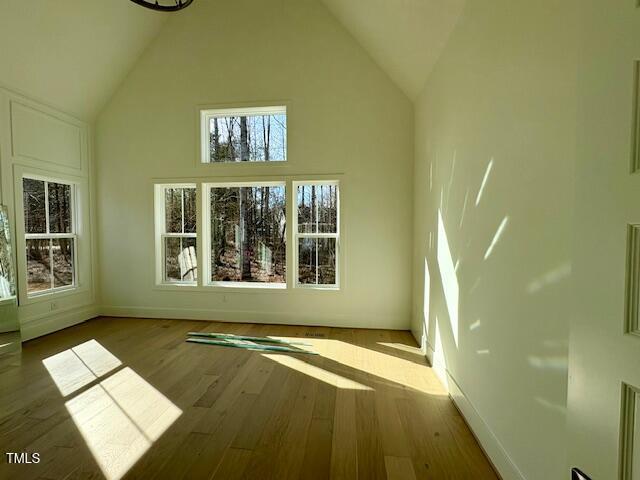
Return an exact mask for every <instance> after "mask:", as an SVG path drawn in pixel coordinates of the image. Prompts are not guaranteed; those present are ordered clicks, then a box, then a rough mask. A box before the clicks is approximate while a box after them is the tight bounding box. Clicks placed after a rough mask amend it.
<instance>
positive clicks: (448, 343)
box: [418, 154, 571, 413]
mask: <svg viewBox="0 0 640 480" xmlns="http://www.w3.org/2000/svg"><path fill="white" fill-rule="evenodd" d="M456 157H457V154H454V156H453V158H452V161H451V174H450V176H449V179H448V182H447V185H446V186H445V187H446V189H447V190H448V191H445V188H442V189H441V190H440V191H439V192H438V193H439V203H438V208H437V209H436V210H435V211H434V213H433V215H434V217H435V219H436V225H437V227H436V228H435V231H433V230H432V231H428V233H427V234H428V239H429V240H428V245H427V246H426V255H424V257H421V258H423V271H422V274H421V277H422V280H423V289H422V292H421V294H422V298H421V299H418V302H419V304H421V305H422V315H421V323H422V325H421V328H422V332H419V333H420V334H421V337H422V346H423V349H425V350H426V351H427V356H428V358H429V360H430V361H431V363H432V365H433V367H434V370H435V371H436V373H437V374H438V376H439V377H440V379H441V380H442V381H443V382H445V385H446V384H447V381H448V380H447V372H448V371H451V372H454V371H456V368H457V366H458V365H456V362H457V363H458V364H459V366H460V368H464V366H463V365H462V363H460V362H462V360H460V359H465V358H466V359H467V362H468V361H470V360H469V359H470V358H471V357H472V356H474V355H475V356H476V357H477V359H484V358H487V357H490V356H491V355H492V354H494V353H495V354H497V355H500V353H499V352H494V351H493V350H494V348H493V347H492V346H491V345H490V344H489V343H492V344H493V346H496V343H498V344H497V349H498V350H503V351H504V346H502V345H499V342H496V341H495V340H494V338H495V337H494V336H495V335H500V332H499V331H497V330H496V329H499V328H502V327H501V326H500V321H499V320H498V319H497V318H493V319H492V318H491V317H492V316H493V317H499V316H501V315H502V313H503V312H501V308H502V307H501V305H499V304H497V303H495V304H491V303H490V300H487V297H488V296H489V297H493V298H494V299H496V302H501V301H503V300H500V298H501V297H503V298H504V299H505V300H504V301H503V302H504V303H505V304H506V303H510V304H511V305H514V304H515V305H517V304H518V303H519V304H520V305H519V308H528V306H529V305H530V306H531V308H533V307H534V306H535V305H536V303H537V302H538V301H539V298H536V297H537V296H542V295H545V294H547V295H549V294H551V295H557V292H553V289H554V288H555V287H559V286H560V285H561V284H563V282H567V281H568V279H569V277H570V275H571V264H570V262H569V261H565V262H561V263H560V264H559V265H558V266H557V267H555V268H552V269H550V270H549V271H547V272H544V273H541V274H538V275H535V276H533V277H532V278H530V279H529V280H528V281H525V282H523V285H522V286H521V290H520V292H519V293H518V292H517V290H518V289H519V286H517V285H513V284H509V281H511V279H508V280H505V277H504V275H505V272H517V269H518V265H517V264H513V265H511V264H508V263H507V262H509V261H510V258H509V257H510V256H512V255H513V252H514V250H515V249H517V248H519V247H518V246H517V245H516V246H515V247H514V242H518V238H519V237H518V235H517V234H519V233H520V232H516V231H513V232H512V235H511V237H510V235H509V233H510V228H512V227H513V225H512V223H513V222H512V218H511V217H510V215H509V214H507V212H504V213H503V214H502V215H501V216H497V218H496V215H495V213H496V211H499V208H495V206H491V197H492V196H491V195H489V192H490V191H491V187H492V185H493V186H494V188H497V184H496V181H495V179H494V178H493V177H495V174H496V168H497V166H498V164H497V162H496V159H495V158H493V157H492V158H490V159H489V161H488V162H487V164H486V167H485V168H484V169H483V174H482V177H481V178H476V179H475V183H476V186H475V188H473V187H471V186H467V188H458V189H457V190H458V191H459V192H465V193H464V196H462V195H460V197H459V199H461V200H462V202H461V204H460V207H459V208H458V209H456V211H455V213H454V209H453V208H452V205H453V203H452V202H453V201H454V200H455V195H452V189H454V188H456V186H458V187H459V186H460V185H456V180H457V179H456V178H455V176H454V174H455V168H456V167H455V165H456ZM433 175H434V167H433V163H432V164H431V165H430V167H429V186H430V189H431V188H433V187H432V186H433ZM470 183H471V182H470ZM474 190H475V191H476V192H477V193H475V202H474V203H472V200H470V199H471V198H473V197H474V194H473V192H474ZM445 199H446V203H444V200H445ZM487 202H489V203H487ZM430 216H431V215H430ZM432 218H433V217H432ZM493 222H494V225H496V226H495V227H494V228H495V230H492V231H493V233H492V234H491V236H486V238H487V240H485V241H484V244H481V243H480V242H479V240H480V238H481V237H482V236H484V235H486V234H485V233H483V232H486V227H487V226H488V225H489V224H490V223H493ZM447 225H449V226H451V225H455V226H456V227H457V228H456V229H455V231H453V235H450V233H451V232H452V230H448V229H447ZM452 239H453V240H455V241H454V242H453V243H452ZM503 243H506V244H509V243H510V244H509V245H508V246H507V247H505V248H506V250H507V252H506V253H505V254H504V255H502V256H501V255H499V253H500V250H501V245H502V244H503ZM454 246H458V248H457V249H456V248H455V247H454ZM434 247H435V251H434ZM463 252H464V257H465V258H464V260H463ZM526 253H527V252H522V254H523V255H526ZM432 259H435V261H431V260H432ZM483 272H484V273H483ZM520 276H521V275H517V276H516V275H514V278H513V281H517V282H520V281H521V280H519V279H518V277H520ZM419 293H420V292H419ZM504 295H511V298H509V299H508V301H507V299H506V298H505V297H504ZM479 305H480V306H481V308H479V307H478V306H479ZM505 308H506V306H505ZM510 308H512V307H510ZM514 318H515V317H514ZM525 328H526V327H525ZM531 328H535V325H532V326H531ZM523 331H524V329H523ZM510 332H511V334H513V330H510ZM503 341H504V339H503ZM567 348H568V347H567V343H566V342H561V343H558V342H553V341H551V340H548V341H545V342H542V343H541V344H540V345H538V348H537V350H538V351H537V352H535V353H531V352H526V351H523V352H521V353H518V356H519V358H513V357H509V361H510V362H519V363H520V364H521V365H522V366H525V368H527V367H528V368H531V369H532V370H533V372H532V374H531V378H532V382H533V384H535V385H536V388H537V389H539V391H540V394H539V395H537V396H534V397H533V398H531V402H532V403H535V404H537V405H539V406H542V407H544V408H547V409H550V410H554V411H557V412H560V413H563V412H564V410H565V407H564V406H563V402H564V401H565V400H566V397H564V398H563V395H566V392H565V393H564V394H563V393H562V392H558V391H557V390H558V389H557V384H558V382H557V377H556V379H554V375H553V373H554V372H555V373H557V375H564V376H566V374H567V355H566V351H567ZM533 349H535V346H534V347H533ZM496 361H498V360H492V362H496ZM487 365H488V366H487V367H486V368H491V365H493V364H492V363H490V364H487ZM474 368H475V367H474ZM449 369H453V370H449ZM458 370H459V368H458ZM550 373H552V375H549V374H550ZM454 377H456V375H454ZM544 392H546V393H544ZM549 392H552V393H549ZM554 392H555V393H554Z"/></svg>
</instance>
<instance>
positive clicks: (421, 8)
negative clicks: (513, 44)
mask: <svg viewBox="0 0 640 480" xmlns="http://www.w3.org/2000/svg"><path fill="white" fill-rule="evenodd" d="M322 1H323V2H324V3H325V5H326V6H327V7H328V8H329V10H331V12H332V13H333V14H334V15H335V16H336V17H337V18H338V20H340V22H341V23H342V24H343V25H344V26H345V27H346V28H347V30H349V31H350V32H351V34H352V35H353V36H354V37H355V38H356V40H358V42H359V43H360V44H361V45H362V46H363V47H364V48H365V50H367V51H368V52H369V54H370V55H371V56H372V57H373V59H374V60H375V61H376V62H377V63H378V64H379V65H380V66H381V67H382V68H383V69H384V70H385V71H386V72H387V73H388V74H389V76H390V77H391V78H392V79H393V81H394V82H396V84H397V85H398V86H399V87H400V88H401V89H402V90H403V91H404V92H405V94H406V95H407V96H408V97H409V98H411V99H415V98H416V96H417V95H418V94H419V93H420V91H421V90H422V87H423V86H424V84H425V81H426V80H427V77H428V76H429V73H430V72H431V70H432V68H433V66H434V65H435V63H436V61H437V59H438V57H439V55H440V53H441V52H442V50H443V48H444V46H445V44H446V42H447V40H448V38H449V35H450V33H451V31H452V30H453V28H454V26H455V24H456V21H457V19H458V17H459V16H460V14H461V12H462V8H463V6H464V3H465V0H322Z"/></svg>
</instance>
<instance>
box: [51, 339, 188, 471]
mask: <svg viewBox="0 0 640 480" xmlns="http://www.w3.org/2000/svg"><path fill="white" fill-rule="evenodd" d="M42 363H43V364H44V366H45V367H46V369H47V371H48V372H49V374H50V375H51V378H52V379H53V381H54V382H55V384H56V386H57V387H58V389H59V390H60V393H61V394H62V395H63V396H70V399H69V400H67V401H66V402H65V407H66V408H67V411H68V412H69V415H70V416H71V418H72V420H73V422H74V423H75V425H76V427H77V428H78V430H79V432H80V434H81V435H82V438H83V439H84V441H85V443H86V445H87V447H88V448H89V450H90V451H91V453H92V454H93V457H94V458H95V460H96V463H97V464H98V466H99V467H100V470H101V471H102V473H103V474H104V476H105V478H106V479H107V480H119V479H120V478H122V477H123V476H124V475H125V474H126V473H127V472H128V471H129V469H130V468H131V467H132V466H133V465H134V464H135V463H136V462H137V461H138V460H139V459H140V458H141V457H142V455H143V454H144V453H145V452H146V451H147V450H148V449H149V448H150V447H151V445H152V444H153V442H154V441H156V440H157V439H158V438H160V436H161V435H162V434H163V433H164V432H165V431H166V430H167V429H168V428H169V427H170V426H171V425H172V424H173V423H174V422H175V421H176V419H177V418H178V417H179V416H180V415H182V410H180V409H179V408H178V407H177V406H175V405H174V404H173V403H171V401H170V400H169V399H167V398H166V397H165V396H164V395H162V394H161V393H160V392H159V391H158V390H156V389H155V388H154V387H153V386H151V385H150V384H149V383H148V382H147V381H145V380H144V379H143V378H142V377H141V376H140V375H138V374H137V373H136V372H134V371H133V370H132V369H131V368H129V367H124V368H122V369H120V370H117V371H116V372H115V373H113V371H114V369H116V368H118V367H119V366H121V365H122V362H121V361H120V360H118V358H117V357H116V356H114V355H113V354H112V353H111V352H109V351H108V350H107V349H106V348H104V347H103V346H102V345H100V343H98V342H97V341H96V340H90V341H88V342H85V343H82V344H80V345H77V346H75V347H73V348H70V349H68V350H64V351H62V352H60V353H57V354H55V355H52V356H50V357H48V358H45V359H44V360H43V362H42ZM92 383H95V384H94V385H92V386H89V385H91V384H92ZM86 386H89V388H87V389H86V390H84V391H81V392H80V393H77V392H78V390H80V389H82V388H83V387H86ZM74 392H76V393H74Z"/></svg>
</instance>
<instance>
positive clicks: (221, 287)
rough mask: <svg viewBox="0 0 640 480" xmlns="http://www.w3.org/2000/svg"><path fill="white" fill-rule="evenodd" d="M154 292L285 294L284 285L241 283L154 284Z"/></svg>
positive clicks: (285, 288) (285, 286) (285, 287)
mask: <svg viewBox="0 0 640 480" xmlns="http://www.w3.org/2000/svg"><path fill="white" fill-rule="evenodd" d="M154 290H160V291H174V292H179V291H182V292H184V291H189V292H208V293H212V292H218V293H222V292H225V293H265V292H286V291H287V284H286V283H269V284H257V283H242V282H218V283H212V284H208V285H196V284H177V283H176V284H156V286H155V288H154Z"/></svg>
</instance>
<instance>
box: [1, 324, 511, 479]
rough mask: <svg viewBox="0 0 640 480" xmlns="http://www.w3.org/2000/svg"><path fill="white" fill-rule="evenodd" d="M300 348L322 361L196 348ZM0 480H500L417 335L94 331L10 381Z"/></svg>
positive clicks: (265, 328) (248, 327)
mask: <svg viewBox="0 0 640 480" xmlns="http://www.w3.org/2000/svg"><path fill="white" fill-rule="evenodd" d="M189 331H210V332H225V333H233V334H246V335H256V336H274V337H279V338H288V339H291V338H298V339H299V338H303V339H304V340H303V341H304V342H306V343H309V344H311V345H312V346H311V347H304V348H309V349H312V350H314V351H316V352H318V353H319V354H320V355H317V356H311V355H304V354H278V353H264V352H256V351H247V350H241V349H234V348H225V347H217V346H209V345H200V344H194V343H186V342H184V339H185V338H186V334H187V332H189ZM0 450H1V451H0V453H2V454H4V452H30V453H33V452H37V453H39V454H40V460H41V461H40V463H37V464H28V465H24V464H21V465H15V464H13V465H9V464H8V463H7V458H6V456H5V457H4V458H3V459H2V461H1V462H0V478H1V479H5V478H7V479H9V478H11V479H14V478H20V479H49V480H63V479H104V478H106V479H108V480H119V479H120V478H124V479H145V480H146V479H171V480H178V479H190V480H191V479H224V480H230V479H261V480H262V479H279V480H280V479H367V480H368V479H390V480H396V479H398V480H400V479H402V480H404V479H407V480H418V479H436V480H439V479H474V480H483V479H496V478H498V477H497V476H496V474H495V473H494V471H493V470H492V468H491V466H490V464H489V462H488V461H487V459H486V457H485V456H484V455H483V453H482V451H481V449H480V447H479V446H478V444H477V442H476V441H475V439H474V437H473V435H472V434H471V432H470V431H469V429H468V428H467V426H466V424H465V423H464V421H463V420H462V418H461V417H460V414H459V413H458V411H457V410H456V408H455V407H454V405H453V403H452V402H451V400H450V399H449V398H448V396H447V395H446V393H445V391H444V389H443V387H442V386H441V384H440V383H439V381H438V380H437V378H436V376H435V374H434V372H433V371H432V370H431V368H429V367H428V366H427V365H426V363H425V361H424V358H423V357H422V356H421V355H420V353H419V351H418V349H417V348H416V344H415V341H414V340H413V338H412V337H411V335H410V334H409V333H408V332H396V331H384V330H352V329H337V328H321V327H302V326H276V325H254V324H229V323H217V322H193V321H180V320H146V319H116V318H105V317H103V318H99V319H95V320H91V321H89V322H86V323H84V324H81V325H78V326H76V327H72V328H69V329H67V330H64V331H61V332H58V333H55V334H52V335H48V336H46V337H42V338H39V339H36V340H32V341H30V342H27V343H26V344H25V345H24V346H23V353H22V364H21V365H20V366H18V367H5V368H3V369H2V370H0Z"/></svg>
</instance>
